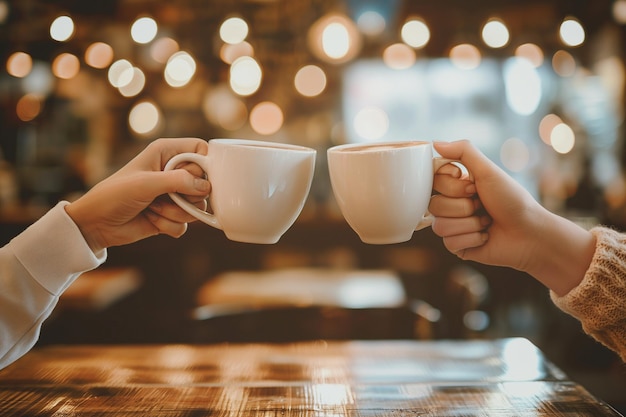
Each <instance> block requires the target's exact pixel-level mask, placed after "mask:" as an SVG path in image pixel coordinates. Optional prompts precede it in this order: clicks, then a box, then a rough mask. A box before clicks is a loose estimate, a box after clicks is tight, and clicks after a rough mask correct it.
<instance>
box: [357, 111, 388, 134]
mask: <svg viewBox="0 0 626 417" xmlns="http://www.w3.org/2000/svg"><path fill="white" fill-rule="evenodd" d="M353 124H354V130H355V131H356V133H357V135H359V136H360V137H361V138H363V139H364V140H365V141H375V140H378V139H381V138H382V137H383V136H385V134H386V133H387V131H388V130H389V116H387V113H385V111H384V110H383V109H381V108H378V107H367V108H364V109H362V110H360V111H359V112H358V113H357V114H356V116H355V117H354V121H353Z"/></svg>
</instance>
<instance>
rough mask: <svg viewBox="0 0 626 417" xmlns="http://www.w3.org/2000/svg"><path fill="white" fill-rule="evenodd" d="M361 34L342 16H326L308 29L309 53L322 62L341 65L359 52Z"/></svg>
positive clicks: (351, 22) (349, 20)
mask: <svg viewBox="0 0 626 417" xmlns="http://www.w3.org/2000/svg"><path fill="white" fill-rule="evenodd" d="M361 42H362V40H361V32H360V31H359V29H358V27H357V25H356V24H355V23H354V22H353V21H352V20H351V19H350V18H348V17H346V16H344V15H342V14H327V15H325V16H322V17H321V18H320V19H318V20H317V21H316V22H315V23H314V24H313V25H312V26H311V28H310V29H309V32H308V43H309V48H310V49H311V52H312V53H313V54H314V55H315V56H316V57H317V58H318V59H321V60H322V61H325V62H328V63H332V64H341V63H345V62H348V61H350V60H352V59H354V58H355V57H356V56H357V55H358V53H359V52H360V50H361Z"/></svg>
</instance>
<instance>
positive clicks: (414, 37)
mask: <svg viewBox="0 0 626 417" xmlns="http://www.w3.org/2000/svg"><path fill="white" fill-rule="evenodd" d="M400 36H401V37H402V41H403V42H404V43H406V44H407V45H409V46H411V47H413V48H423V47H424V46H426V45H427V44H428V42H429V41H430V29H429V28H428V25H426V23H425V22H424V21H423V20H421V19H411V20H409V21H407V22H405V23H404V24H403V25H402V29H401V30H400Z"/></svg>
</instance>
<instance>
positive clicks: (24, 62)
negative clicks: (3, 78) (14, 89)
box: [7, 52, 33, 78]
mask: <svg viewBox="0 0 626 417" xmlns="http://www.w3.org/2000/svg"><path fill="white" fill-rule="evenodd" d="M32 69H33V59H32V58H31V56H30V55H29V54H27V53H26V52H15V53H13V54H11V56H9V59H7V72H8V73H9V74H10V75H12V76H14V77H17V78H24V77H26V76H27V75H28V74H29V73H30V72H31V70H32Z"/></svg>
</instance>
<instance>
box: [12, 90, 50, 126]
mask: <svg viewBox="0 0 626 417" xmlns="http://www.w3.org/2000/svg"><path fill="white" fill-rule="evenodd" d="M42 108H43V100H42V97H41V96H39V95H37V94H26V95H24V96H22V97H21V98H20V99H19V100H18V101H17V105H16V107H15V112H16V114H17V117H18V118H19V119H20V120H21V121H23V122H30V121H31V120H33V119H35V118H36V117H37V116H39V114H40V113H41V110H42Z"/></svg>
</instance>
